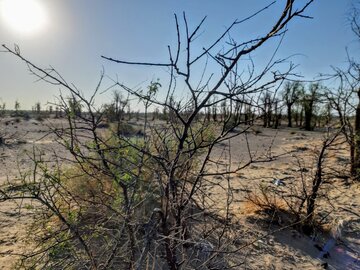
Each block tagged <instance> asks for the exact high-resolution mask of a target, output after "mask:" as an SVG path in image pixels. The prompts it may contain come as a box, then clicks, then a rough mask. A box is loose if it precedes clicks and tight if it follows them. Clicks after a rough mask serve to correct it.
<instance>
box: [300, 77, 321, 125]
mask: <svg viewBox="0 0 360 270" xmlns="http://www.w3.org/2000/svg"><path fill="white" fill-rule="evenodd" d="M319 94H320V84H318V83H311V84H310V85H309V89H308V93H306V94H305V95H304V97H303V101H302V102H303V106H304V113H305V123H304V128H305V130H308V131H310V130H313V129H314V123H313V121H314V109H315V105H316V102H317V101H318V99H319Z"/></svg>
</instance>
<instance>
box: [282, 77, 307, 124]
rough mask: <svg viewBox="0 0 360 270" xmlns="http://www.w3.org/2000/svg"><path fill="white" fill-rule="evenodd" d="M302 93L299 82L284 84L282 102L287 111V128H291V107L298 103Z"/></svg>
mask: <svg viewBox="0 0 360 270" xmlns="http://www.w3.org/2000/svg"><path fill="white" fill-rule="evenodd" d="M303 91H304V85H303V84H302V83H301V82H299V81H296V82H286V83H285V86H284V91H283V100H284V102H285V105H286V109H287V120H288V127H292V119H293V115H292V113H293V105H294V104H295V103H296V102H297V101H299V99H300V98H301V94H302V93H303Z"/></svg>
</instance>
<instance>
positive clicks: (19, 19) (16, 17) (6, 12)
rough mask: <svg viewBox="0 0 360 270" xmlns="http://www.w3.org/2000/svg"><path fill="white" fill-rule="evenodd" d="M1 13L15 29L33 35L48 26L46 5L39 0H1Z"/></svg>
mask: <svg viewBox="0 0 360 270" xmlns="http://www.w3.org/2000/svg"><path fill="white" fill-rule="evenodd" d="M0 14H1V17H2V19H3V20H4V22H5V23H6V24H7V25H8V27H9V28H10V29H12V30H13V31H15V32H17V33H19V34H24V35H32V34H35V33H39V32H40V30H42V29H43V28H44V27H45V26H46V22H47V16H46V12H45V9H44V7H43V6H42V5H41V4H40V3H39V1H37V0H2V1H1V0H0Z"/></svg>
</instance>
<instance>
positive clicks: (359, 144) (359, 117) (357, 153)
mask: <svg viewBox="0 0 360 270" xmlns="http://www.w3.org/2000/svg"><path fill="white" fill-rule="evenodd" d="M357 94H358V98H359V101H358V105H357V107H356V114H355V130H354V134H355V138H354V148H355V149H354V166H353V168H352V169H353V172H354V176H355V178H356V179H357V180H359V179H360V171H359V169H360V89H358V92H357Z"/></svg>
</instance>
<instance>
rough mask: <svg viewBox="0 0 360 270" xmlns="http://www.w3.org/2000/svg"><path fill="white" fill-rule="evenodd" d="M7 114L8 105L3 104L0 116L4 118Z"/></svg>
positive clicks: (0, 107)
mask: <svg viewBox="0 0 360 270" xmlns="http://www.w3.org/2000/svg"><path fill="white" fill-rule="evenodd" d="M5 112H6V103H5V102H3V103H2V104H1V106H0V116H1V117H4V116H5Z"/></svg>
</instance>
